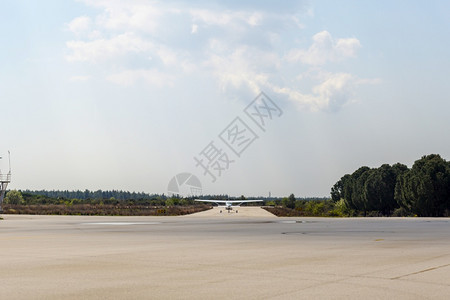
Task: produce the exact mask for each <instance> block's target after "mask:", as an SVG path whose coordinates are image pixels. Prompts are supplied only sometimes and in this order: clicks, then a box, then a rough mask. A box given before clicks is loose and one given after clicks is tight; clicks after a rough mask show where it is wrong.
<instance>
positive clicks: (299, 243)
mask: <svg viewBox="0 0 450 300" xmlns="http://www.w3.org/2000/svg"><path fill="white" fill-rule="evenodd" d="M249 209H250V211H248V212H247V215H246V213H245V211H244V210H242V211H241V210H240V211H239V213H238V214H228V213H222V214H220V213H219V214H214V211H211V212H209V213H210V214H213V216H208V215H207V213H204V214H203V215H202V214H198V215H193V216H181V217H84V216H27V215H3V218H4V220H0V282H1V287H0V299H212V298H214V299H217V298H218V299H230V298H231V299H361V298H365V299H426V298H429V299H431V298H432V299H448V297H449V296H448V295H449V294H450V219H428V218H408V219H403V218H346V219H339V218H276V217H274V216H271V215H270V214H269V215H265V216H261V215H260V216H248V215H249V214H256V215H258V212H257V211H256V210H253V211H251V210H252V208H249ZM241 213H242V214H241Z"/></svg>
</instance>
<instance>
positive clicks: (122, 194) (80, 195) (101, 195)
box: [21, 190, 166, 200]
mask: <svg viewBox="0 0 450 300" xmlns="http://www.w3.org/2000/svg"><path fill="white" fill-rule="evenodd" d="M21 193H22V194H31V195H40V196H45V197H48V198H55V199H58V198H59V199H78V200H88V199H89V200H94V199H98V200H102V199H111V198H113V199H116V200H137V199H157V198H159V199H164V200H165V199H166V196H165V195H158V194H147V193H142V192H140V193H136V192H128V191H118V190H111V191H102V190H97V191H90V190H84V191H80V190H77V191H68V190H64V191H55V190H51V191H47V190H40V191H30V190H22V191H21Z"/></svg>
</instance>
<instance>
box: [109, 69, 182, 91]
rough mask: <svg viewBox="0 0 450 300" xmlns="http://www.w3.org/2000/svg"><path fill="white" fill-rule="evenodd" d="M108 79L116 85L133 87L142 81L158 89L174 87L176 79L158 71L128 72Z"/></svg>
mask: <svg viewBox="0 0 450 300" xmlns="http://www.w3.org/2000/svg"><path fill="white" fill-rule="evenodd" d="M107 79H108V80H109V81H111V82H113V83H115V84H119V85H122V86H131V85H133V84H135V83H136V82H138V81H140V80H142V81H144V82H145V83H147V84H151V85H153V86H156V87H160V88H161V87H164V86H169V87H173V86H174V80H175V78H174V77H173V76H171V75H168V74H165V73H162V72H160V71H157V70H126V71H122V72H120V73H115V74H112V75H109V76H108V77H107Z"/></svg>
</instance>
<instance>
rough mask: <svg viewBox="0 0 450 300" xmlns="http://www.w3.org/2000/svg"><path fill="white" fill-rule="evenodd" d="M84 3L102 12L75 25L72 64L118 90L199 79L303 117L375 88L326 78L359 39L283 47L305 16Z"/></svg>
mask: <svg viewBox="0 0 450 300" xmlns="http://www.w3.org/2000/svg"><path fill="white" fill-rule="evenodd" d="M85 3H87V4H88V5H90V6H94V7H96V8H99V9H100V10H101V12H100V13H99V15H97V17H95V19H94V20H95V22H93V21H91V20H90V19H89V18H87V17H79V18H76V19H74V20H73V21H72V22H71V23H70V24H71V26H72V27H71V28H72V29H71V30H72V31H73V32H74V33H75V35H76V36H77V38H78V39H76V40H72V41H68V42H67V43H66V46H67V48H68V50H69V54H68V55H67V56H66V59H67V60H68V61H70V62H89V63H97V64H102V66H103V67H104V68H105V69H106V70H107V71H105V72H103V73H104V74H105V73H106V74H111V75H109V76H107V78H106V79H107V80H108V81H110V82H112V83H115V84H120V85H124V86H132V85H134V84H136V83H138V82H145V83H148V84H151V85H153V86H157V87H168V86H174V83H175V80H190V78H189V76H190V74H192V73H193V72H197V73H198V72H201V73H203V74H206V77H210V78H211V80H215V82H216V83H217V85H218V87H219V88H220V89H221V90H222V91H223V92H227V93H236V94H239V93H242V92H243V91H245V92H246V93H249V92H250V93H254V94H257V93H259V92H260V91H261V90H264V91H266V92H268V93H274V94H276V95H278V96H279V97H282V98H283V97H284V99H286V100H288V101H292V102H294V103H296V104H297V105H298V107H300V108H301V109H309V110H314V111H317V110H328V111H334V110H337V109H339V108H340V107H341V106H343V105H346V104H347V103H349V102H351V101H352V99H354V96H353V94H354V90H355V87H357V86H358V85H361V84H370V83H373V82H372V81H371V80H368V79H361V78H358V76H356V75H353V74H350V73H342V72H335V73H329V72H326V71H325V70H324V66H325V65H326V63H328V62H339V61H343V60H345V59H347V58H351V57H354V56H356V54H357V51H358V49H359V48H360V47H361V45H360V42H359V40H358V39H356V38H338V39H335V38H333V37H332V35H331V34H330V33H329V32H327V31H321V32H318V33H317V34H315V35H314V36H313V37H312V43H311V45H310V46H309V47H307V48H304V49H302V48H297V46H295V45H294V42H292V43H291V44H289V43H286V42H281V43H280V41H283V40H286V36H284V34H285V29H286V28H289V30H291V31H292V30H298V31H299V32H301V30H302V29H303V25H302V24H301V22H300V19H299V15H298V14H296V13H295V12H290V11H288V10H286V11H283V10H282V11H281V12H280V11H277V12H273V11H270V10H266V11H264V10H255V9H248V10H246V9H242V7H239V8H238V9H222V10H221V9H217V8H214V9H211V8H205V7H203V8H192V7H188V6H187V5H185V6H184V7H183V4H180V5H177V7H176V8H174V7H175V6H174V4H173V3H171V2H160V1H152V2H145V1H142V0H130V1H119V0H110V1H106V0H85ZM206 7H207V6H206ZM289 30H288V31H289ZM77 32H83V34H84V35H83V37H85V39H81V38H80V34H78V33H77ZM286 32H287V31H286ZM288 39H290V37H288ZM285 53H288V54H287V55H285ZM311 66H313V68H311ZM298 80H301V82H303V81H307V82H310V84H311V86H312V87H311V88H310V91H309V92H308V91H307V92H304V91H301V90H300V89H299V86H301V85H299V81H298Z"/></svg>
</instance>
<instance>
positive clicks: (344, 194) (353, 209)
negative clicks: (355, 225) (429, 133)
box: [331, 154, 450, 217]
mask: <svg viewBox="0 0 450 300" xmlns="http://www.w3.org/2000/svg"><path fill="white" fill-rule="evenodd" d="M331 198H332V200H333V201H334V202H335V203H338V202H339V203H340V205H344V206H345V207H346V209H347V210H348V212H349V214H350V215H352V214H353V215H355V214H356V215H357V214H363V215H367V214H370V215H376V214H378V215H383V216H391V215H394V216H412V215H417V216H421V217H441V216H449V214H450V162H448V161H446V160H445V159H443V158H441V156H440V155H438V154H431V155H426V156H423V157H422V158H421V159H419V160H417V161H415V162H414V165H413V166H412V168H411V169H409V168H408V167H407V166H406V165H403V164H400V163H397V164H394V165H392V166H391V165H388V164H384V165H382V166H381V167H379V168H369V167H361V168H359V169H358V170H356V171H355V172H353V173H352V174H346V175H344V176H343V177H342V178H341V179H340V180H339V181H338V182H337V183H336V184H335V185H334V186H333V187H332V188H331Z"/></svg>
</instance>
